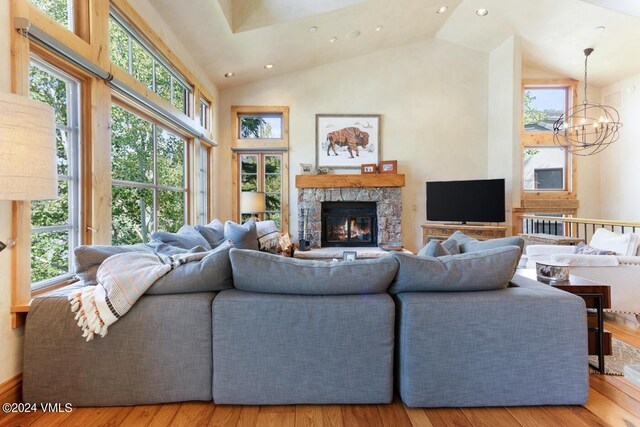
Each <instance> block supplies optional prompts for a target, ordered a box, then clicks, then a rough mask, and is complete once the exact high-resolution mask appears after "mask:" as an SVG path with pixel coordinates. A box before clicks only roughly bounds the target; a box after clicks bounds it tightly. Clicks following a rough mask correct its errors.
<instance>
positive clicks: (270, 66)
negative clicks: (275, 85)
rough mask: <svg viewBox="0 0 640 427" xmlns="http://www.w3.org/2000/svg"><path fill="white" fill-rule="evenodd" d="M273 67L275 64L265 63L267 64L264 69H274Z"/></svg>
mask: <svg viewBox="0 0 640 427" xmlns="http://www.w3.org/2000/svg"><path fill="white" fill-rule="evenodd" d="M273 67H274V65H273V64H267V65H265V66H264V69H265V70H270V69H272V68H273Z"/></svg>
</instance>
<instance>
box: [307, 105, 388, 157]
mask: <svg viewBox="0 0 640 427" xmlns="http://www.w3.org/2000/svg"><path fill="white" fill-rule="evenodd" d="M379 154H380V115H377V114H316V169H317V168H320V167H328V168H335V169H360V167H361V166H362V165H363V164H371V163H376V164H377V163H378V160H379Z"/></svg>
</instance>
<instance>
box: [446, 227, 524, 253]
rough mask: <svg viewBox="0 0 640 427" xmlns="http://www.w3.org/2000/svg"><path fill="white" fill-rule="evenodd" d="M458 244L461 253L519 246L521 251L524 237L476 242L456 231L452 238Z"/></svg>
mask: <svg viewBox="0 0 640 427" xmlns="http://www.w3.org/2000/svg"><path fill="white" fill-rule="evenodd" d="M450 238H451V239H454V240H455V241H457V242H458V245H459V246H460V252H461V253H465V252H477V251H484V250H487V249H494V248H501V247H503V246H518V247H519V248H520V250H522V249H523V248H524V239H522V237H518V236H513V237H502V238H500V239H490V240H476V239H474V238H473V237H469V236H467V235H466V234H464V233H463V232H461V231H456V232H455V233H453V234H452V235H451V237H450Z"/></svg>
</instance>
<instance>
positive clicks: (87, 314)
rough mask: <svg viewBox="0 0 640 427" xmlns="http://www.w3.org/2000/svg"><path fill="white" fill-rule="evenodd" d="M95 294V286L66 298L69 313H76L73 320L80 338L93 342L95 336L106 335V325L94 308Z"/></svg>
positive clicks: (85, 288) (87, 287)
mask: <svg viewBox="0 0 640 427" xmlns="http://www.w3.org/2000/svg"><path fill="white" fill-rule="evenodd" d="M97 286H100V285H97ZM95 293H96V286H86V287H84V288H82V289H81V290H80V291H79V292H77V293H75V294H73V295H69V297H68V299H69V302H70V303H71V312H73V313H76V316H75V320H77V321H78V326H79V327H80V328H81V329H82V337H83V338H86V339H87V341H91V340H93V337H94V336H95V334H99V335H100V336H101V337H104V336H105V335H107V329H108V328H107V325H106V324H105V323H104V322H103V321H102V319H101V318H100V311H99V310H98V308H97V307H96V299H95Z"/></svg>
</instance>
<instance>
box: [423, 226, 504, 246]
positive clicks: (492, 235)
mask: <svg viewBox="0 0 640 427" xmlns="http://www.w3.org/2000/svg"><path fill="white" fill-rule="evenodd" d="M421 227H422V244H423V245H426V244H427V243H429V240H433V239H436V240H446V239H447V238H448V237H449V236H451V235H452V234H453V233H455V232H456V231H462V232H463V233H464V234H466V235H467V236H470V237H473V238H474V239H478V240H489V239H497V238H499V237H506V235H507V227H500V226H493V225H458V224H438V223H431V222H427V223H425V224H422V226H421Z"/></svg>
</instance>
